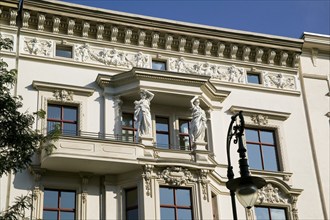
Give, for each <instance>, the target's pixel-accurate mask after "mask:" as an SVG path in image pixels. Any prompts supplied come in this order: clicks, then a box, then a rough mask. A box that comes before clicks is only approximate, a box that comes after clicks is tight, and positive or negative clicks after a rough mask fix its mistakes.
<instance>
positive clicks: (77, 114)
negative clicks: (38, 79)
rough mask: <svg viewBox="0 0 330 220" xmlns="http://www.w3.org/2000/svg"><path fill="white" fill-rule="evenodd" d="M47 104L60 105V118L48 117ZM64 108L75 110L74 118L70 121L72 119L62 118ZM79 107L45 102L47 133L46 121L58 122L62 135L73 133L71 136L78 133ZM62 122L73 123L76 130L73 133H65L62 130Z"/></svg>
mask: <svg viewBox="0 0 330 220" xmlns="http://www.w3.org/2000/svg"><path fill="white" fill-rule="evenodd" d="M49 106H56V107H60V109H61V118H60V119H55V118H49V109H48V108H49ZM64 108H68V109H75V110H76V120H75V121H72V120H64ZM79 119H80V117H79V107H78V106H76V105H65V104H64V105H63V104H61V103H47V118H46V123H47V133H48V132H50V131H49V130H48V122H58V123H60V125H61V130H60V131H61V134H62V135H73V136H78V134H79ZM64 123H68V124H75V125H76V131H75V133H72V134H71V132H70V133H66V132H65V130H63V125H64Z"/></svg>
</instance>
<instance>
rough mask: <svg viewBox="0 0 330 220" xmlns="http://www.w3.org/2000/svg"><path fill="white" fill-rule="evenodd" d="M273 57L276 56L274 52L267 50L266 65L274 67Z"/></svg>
mask: <svg viewBox="0 0 330 220" xmlns="http://www.w3.org/2000/svg"><path fill="white" fill-rule="evenodd" d="M275 56H276V52H275V51H274V50H269V51H268V58H267V63H268V64H270V65H274V58H275Z"/></svg>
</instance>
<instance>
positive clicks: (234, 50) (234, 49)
mask: <svg viewBox="0 0 330 220" xmlns="http://www.w3.org/2000/svg"><path fill="white" fill-rule="evenodd" d="M237 50H238V47H237V45H235V44H231V45H230V52H229V58H230V59H236V54H237Z"/></svg>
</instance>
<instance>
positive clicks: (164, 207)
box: [159, 187, 193, 220]
mask: <svg viewBox="0 0 330 220" xmlns="http://www.w3.org/2000/svg"><path fill="white" fill-rule="evenodd" d="M159 194H160V217H161V219H174V220H179V219H187V220H188V219H193V216H192V205H191V204H192V203H191V190H190V189H188V188H171V187H160V191H159Z"/></svg>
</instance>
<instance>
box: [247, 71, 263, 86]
mask: <svg viewBox="0 0 330 220" xmlns="http://www.w3.org/2000/svg"><path fill="white" fill-rule="evenodd" d="M247 81H248V83H251V84H261V83H260V75H259V74H256V73H248V74H247Z"/></svg>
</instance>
